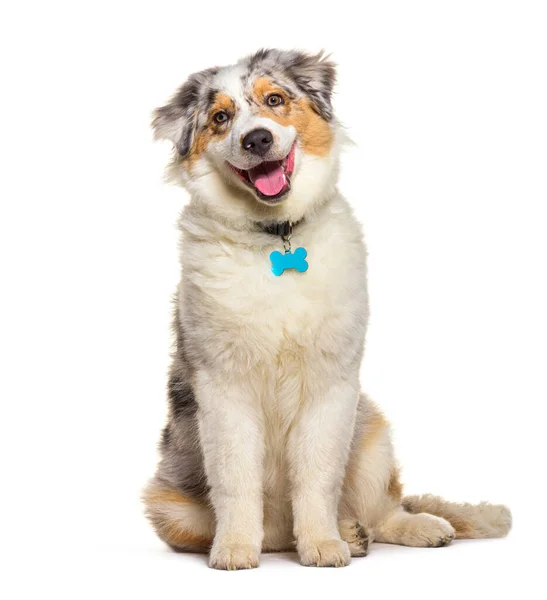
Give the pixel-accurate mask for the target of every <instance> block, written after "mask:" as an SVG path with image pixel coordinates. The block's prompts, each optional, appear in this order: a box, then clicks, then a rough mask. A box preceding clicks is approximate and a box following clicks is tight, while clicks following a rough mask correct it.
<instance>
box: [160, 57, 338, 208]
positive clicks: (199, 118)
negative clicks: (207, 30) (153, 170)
mask: <svg viewBox="0 0 547 600" xmlns="http://www.w3.org/2000/svg"><path fill="white" fill-rule="evenodd" d="M334 79H335V69H334V66H333V64H332V63H331V62H329V61H328V60H325V59H324V58H322V57H321V55H317V56H311V55H308V54H303V53H301V52H296V51H280V50H261V51H259V52H257V53H256V54H254V55H252V56H249V57H247V58H245V59H243V60H241V61H240V62H238V63H237V64H236V65H233V66H229V67H223V68H213V69H208V70H205V71H201V72H199V73H195V74H194V75H192V76H191V77H190V78H189V79H188V81H187V82H186V83H185V84H184V85H183V86H182V87H181V88H180V89H179V90H178V92H177V93H176V94H175V96H174V97H173V98H172V99H171V101H170V102H169V103H168V104H167V105H166V106H163V107H161V108H159V109H157V110H156V112H155V116H154V121H153V127H154V130H155V135H156V137H157V138H160V139H170V140H171V141H172V142H173V143H174V145H175V148H176V156H175V159H174V161H173V164H172V165H171V174H172V175H173V171H175V174H176V176H177V177H176V178H178V179H179V180H181V181H182V182H183V183H184V184H185V185H187V187H189V188H190V190H191V191H192V192H196V194H198V195H199V196H200V197H204V196H209V197H211V198H212V197H213V196H214V197H215V198H216V199H219V197H223V198H224V197H229V198H231V199H232V201H233V200H234V199H236V198H237V197H239V198H241V197H243V198H244V199H246V200H247V201H248V200H251V201H252V203H254V204H255V205H257V204H258V205H261V206H262V207H264V206H269V207H273V206H277V205H280V204H282V203H289V201H290V199H291V197H293V196H295V195H296V191H298V194H299V195H300V196H302V195H303V194H306V195H307V196H309V197H310V201H311V200H313V198H311V196H317V193H316V192H318V191H319V190H320V189H321V188H322V187H323V188H324V187H325V185H326V184H327V181H328V180H329V178H332V177H331V175H332V171H333V169H334V168H335V166H336V160H335V158H334V155H335V146H336V144H335V134H336V126H335V121H334V119H333V113H332V106H331V93H332V88H333V85H334ZM299 181H301V185H299ZM234 192H236V193H234ZM247 203H248V202H247Z"/></svg>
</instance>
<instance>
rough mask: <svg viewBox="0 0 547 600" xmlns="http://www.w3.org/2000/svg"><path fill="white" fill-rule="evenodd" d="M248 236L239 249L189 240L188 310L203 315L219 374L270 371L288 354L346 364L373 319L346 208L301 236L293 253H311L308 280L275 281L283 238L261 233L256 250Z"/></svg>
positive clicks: (295, 276)
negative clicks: (336, 358) (274, 262)
mask: <svg viewBox="0 0 547 600" xmlns="http://www.w3.org/2000/svg"><path fill="white" fill-rule="evenodd" d="M183 226H184V224H183ZM245 235H250V234H242V239H241V241H240V243H238V240H235V242H234V241H233V240H226V241H223V240H222V239H220V240H219V239H217V238H213V239H211V240H201V242H199V241H197V240H194V239H193V238H190V239H189V240H186V241H185V247H184V249H183V262H184V265H183V269H184V271H183V272H184V279H185V285H184V287H183V293H184V294H185V296H186V298H185V301H184V303H183V310H185V311H193V308H194V309H197V308H199V313H200V314H201V315H202V317H201V326H202V327H204V328H205V329H206V330H210V334H211V341H212V342H213V340H214V348H211V349H210V354H211V357H210V358H211V360H212V361H214V362H215V365H216V368H218V369H221V370H225V371H226V373H228V374H230V373H234V372H237V373H238V375H240V374H241V370H242V369H243V370H248V372H251V371H253V370H254V369H256V368H258V369H260V370H261V371H265V370H266V371H271V370H272V369H273V368H274V366H275V363H276V360H277V358H278V357H279V354H280V353H281V352H288V351H290V352H293V353H294V352H299V353H300V354H301V355H302V356H306V357H307V359H308V360H309V361H315V363H318V364H319V363H321V362H322V361H321V354H322V353H328V354H329V358H331V357H332V355H333V354H334V355H335V354H340V356H341V360H342V361H343V356H344V354H345V352H346V351H347V344H349V345H350V346H351V347H353V346H354V345H355V341H354V340H355V338H356V337H357V338H358V339H359V342H358V343H361V342H362V338H363V336H364V326H365V323H366V317H367V308H366V306H367V298H366V268H365V250H364V246H363V242H362V239H361V231H360V228H359V226H358V225H357V223H356V222H355V220H354V218H353V215H352V214H351V212H350V210H349V208H348V207H347V205H346V204H345V202H344V201H343V200H341V199H340V200H339V201H338V202H337V203H334V204H333V206H332V207H329V209H328V210H325V211H324V212H323V213H322V214H321V215H320V216H318V217H317V218H316V219H315V220H313V221H312V222H310V223H303V224H302V225H300V226H298V227H297V228H296V229H295V231H294V233H293V238H292V244H293V248H296V247H298V246H303V247H305V248H306V249H307V251H308V258H307V260H308V263H309V268H308V270H307V271H306V272H305V273H298V272H296V271H294V270H288V271H286V272H285V273H283V274H282V275H281V276H277V277H276V276H275V275H274V274H273V273H272V272H271V263H270V260H269V255H270V253H271V252H272V251H273V250H276V249H277V250H282V242H281V239H280V238H278V237H276V236H271V235H269V234H263V233H261V234H259V238H258V240H259V243H258V244H257V245H254V244H253V238H250V239H246V237H245ZM253 235H255V236H256V234H253ZM204 309H205V310H204ZM196 312H197V310H196ZM203 315H206V316H203ZM358 325H359V327H357V326H358ZM356 328H357V329H360V330H362V331H359V332H358V334H357V335H356ZM328 362H329V364H331V363H332V361H331V360H329V361H328ZM308 366H309V367H310V368H312V370H313V366H312V365H308Z"/></svg>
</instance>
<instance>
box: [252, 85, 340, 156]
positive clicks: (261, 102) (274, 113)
mask: <svg viewBox="0 0 547 600" xmlns="http://www.w3.org/2000/svg"><path fill="white" fill-rule="evenodd" d="M271 94H279V95H280V96H281V97H282V98H283V100H284V101H285V102H284V104H282V105H280V106H274V107H270V106H268V105H267V104H265V100H266V98H267V96H269V95H271ZM253 99H254V101H255V102H256V104H257V105H258V106H259V109H258V114H259V115H260V116H261V117H266V118H268V119H272V121H275V122H276V123H279V124H280V125H283V126H284V127H288V126H290V125H292V126H293V127H294V128H295V129H296V132H297V133H298V139H299V141H300V145H301V147H302V150H303V151H304V152H306V154H313V155H315V156H326V155H327V154H328V152H329V150H330V149H331V146H332V142H333V139H334V136H333V132H332V130H331V128H330V125H329V124H328V123H327V121H325V119H323V118H322V117H321V116H319V114H317V112H316V111H315V110H314V108H313V105H312V103H311V101H310V100H308V99H307V98H302V99H301V100H297V101H293V100H291V99H290V98H289V97H288V95H287V93H286V92H285V91H284V90H283V89H281V88H280V87H279V86H276V85H275V84H274V83H273V82H272V81H271V80H270V79H269V78H267V77H259V78H258V79H256V80H255V82H254V84H253Z"/></svg>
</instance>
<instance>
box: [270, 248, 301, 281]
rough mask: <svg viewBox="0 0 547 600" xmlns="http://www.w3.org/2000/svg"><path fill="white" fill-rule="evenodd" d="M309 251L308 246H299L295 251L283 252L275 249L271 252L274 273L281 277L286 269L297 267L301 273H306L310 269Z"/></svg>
mask: <svg viewBox="0 0 547 600" xmlns="http://www.w3.org/2000/svg"><path fill="white" fill-rule="evenodd" d="M307 255H308V252H307V250H306V248H297V249H296V250H295V251H294V252H286V253H285V254H281V252H279V251H277V250H275V251H274V252H272V253H271V254H270V260H271V261H272V273H273V274H274V275H276V276H277V277H279V275H282V274H283V271H285V270H286V269H296V270H297V271H298V272H299V273H304V271H307V270H308V263H307V261H306V256H307Z"/></svg>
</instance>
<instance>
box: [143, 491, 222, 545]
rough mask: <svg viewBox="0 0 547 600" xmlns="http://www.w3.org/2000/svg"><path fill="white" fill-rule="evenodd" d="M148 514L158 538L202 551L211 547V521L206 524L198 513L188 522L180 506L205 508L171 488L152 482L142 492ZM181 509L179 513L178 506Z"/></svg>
mask: <svg viewBox="0 0 547 600" xmlns="http://www.w3.org/2000/svg"><path fill="white" fill-rule="evenodd" d="M143 500H144V503H145V505H146V515H147V517H148V518H149V520H150V522H151V523H152V525H153V526H154V528H155V530H156V532H157V534H158V536H159V538H160V539H161V540H163V541H164V542H165V543H166V544H168V545H169V546H171V547H173V548H175V549H179V550H192V551H195V552H203V551H206V550H208V549H209V548H210V546H211V543H212V539H213V535H212V531H210V527H209V523H207V524H205V523H203V522H202V521H200V520H199V519H197V518H196V517H195V516H194V517H193V519H192V517H191V516H190V515H191V514H192V513H189V515H188V519H187V521H186V522H185V520H184V519H182V518H181V515H180V507H182V506H188V507H191V506H194V507H203V508H204V509H206V507H205V505H202V504H200V503H199V502H197V501H196V500H192V499H191V498H188V497H186V496H184V495H183V494H181V493H180V492H178V491H177V490H175V489H172V488H166V487H162V486H159V485H157V484H155V483H151V484H149V486H148V487H147V488H146V489H145V491H144V493H143ZM177 508H178V509H179V512H177V511H176V509H177Z"/></svg>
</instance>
